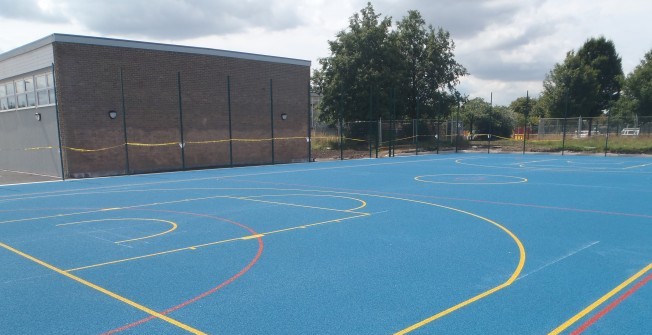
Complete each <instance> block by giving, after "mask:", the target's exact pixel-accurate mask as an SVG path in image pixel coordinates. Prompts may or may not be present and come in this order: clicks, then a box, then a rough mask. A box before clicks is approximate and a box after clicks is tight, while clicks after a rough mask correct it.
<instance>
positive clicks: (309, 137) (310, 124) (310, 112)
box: [307, 83, 313, 163]
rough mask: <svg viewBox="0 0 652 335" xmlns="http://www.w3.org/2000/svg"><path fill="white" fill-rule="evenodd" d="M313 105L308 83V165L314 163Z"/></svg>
mask: <svg viewBox="0 0 652 335" xmlns="http://www.w3.org/2000/svg"><path fill="white" fill-rule="evenodd" d="M311 105H312V103H311V101H310V83H308V140H307V141H308V163H310V162H312V124H313V120H312V117H313V115H312V107H311Z"/></svg>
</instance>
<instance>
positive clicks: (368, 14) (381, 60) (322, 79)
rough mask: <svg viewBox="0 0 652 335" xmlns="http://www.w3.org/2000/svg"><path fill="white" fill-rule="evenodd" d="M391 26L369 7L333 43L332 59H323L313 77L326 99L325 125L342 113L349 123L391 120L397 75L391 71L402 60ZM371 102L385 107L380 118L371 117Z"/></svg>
mask: <svg viewBox="0 0 652 335" xmlns="http://www.w3.org/2000/svg"><path fill="white" fill-rule="evenodd" d="M391 25H392V21H391V18H389V17H384V18H382V19H381V15H380V14H376V12H375V11H374V8H373V6H372V5H371V3H368V4H367V7H365V8H363V9H362V10H361V11H360V13H356V14H354V15H353V16H352V17H351V18H350V20H349V29H348V31H344V30H343V31H340V32H339V33H338V34H337V35H336V39H335V41H329V48H330V51H331V56H330V57H326V58H322V59H320V60H319V62H320V65H321V70H319V71H316V72H315V73H314V74H313V84H316V85H315V86H318V90H319V91H320V92H321V93H322V95H323V96H322V100H321V104H322V105H321V110H322V113H321V115H320V120H321V121H324V122H328V123H335V121H336V120H337V119H338V115H339V113H340V112H342V117H343V119H344V120H347V121H348V120H367V119H376V118H377V117H378V116H379V115H381V114H384V116H385V117H387V116H388V109H387V107H386V106H387V99H388V91H387V90H386V88H387V87H393V86H395V83H396V81H397V80H396V74H394V72H392V71H390V70H391V69H392V68H395V67H396V66H395V65H396V64H397V62H398V58H399V55H398V53H397V48H396V47H394V45H395V44H396V43H395V37H394V36H392V34H391V33H390V27H391ZM370 101H372V103H373V102H375V105H376V106H378V107H382V108H381V109H380V110H379V109H376V110H375V111H374V112H375V114H376V115H369V114H370V113H369V111H370V106H369V105H370ZM378 113H381V114H378Z"/></svg>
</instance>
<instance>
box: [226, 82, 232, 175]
mask: <svg viewBox="0 0 652 335" xmlns="http://www.w3.org/2000/svg"><path fill="white" fill-rule="evenodd" d="M226 102H227V104H228V110H229V166H231V167H233V125H232V119H231V76H226Z"/></svg>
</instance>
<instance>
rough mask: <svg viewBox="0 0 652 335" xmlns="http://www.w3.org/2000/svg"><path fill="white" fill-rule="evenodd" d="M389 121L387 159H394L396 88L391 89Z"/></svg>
mask: <svg viewBox="0 0 652 335" xmlns="http://www.w3.org/2000/svg"><path fill="white" fill-rule="evenodd" d="M390 119H391V120H390V121H389V148H390V150H389V157H394V155H395V152H394V146H395V145H396V143H395V140H396V123H395V122H396V120H395V119H396V87H394V88H392V115H391V117H390Z"/></svg>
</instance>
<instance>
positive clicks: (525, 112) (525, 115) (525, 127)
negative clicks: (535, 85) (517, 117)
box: [523, 91, 530, 155]
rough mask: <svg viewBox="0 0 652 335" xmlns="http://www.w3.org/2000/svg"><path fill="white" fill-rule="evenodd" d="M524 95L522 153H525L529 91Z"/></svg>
mask: <svg viewBox="0 0 652 335" xmlns="http://www.w3.org/2000/svg"><path fill="white" fill-rule="evenodd" d="M526 92H527V93H526V95H525V111H523V116H524V117H525V121H524V122H523V155H525V138H526V137H527V116H528V108H530V91H526Z"/></svg>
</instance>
